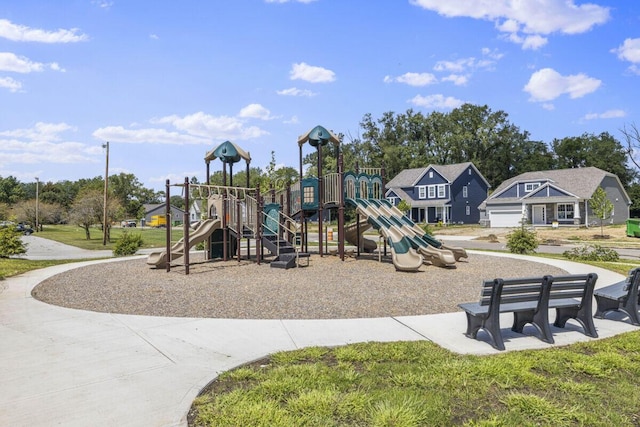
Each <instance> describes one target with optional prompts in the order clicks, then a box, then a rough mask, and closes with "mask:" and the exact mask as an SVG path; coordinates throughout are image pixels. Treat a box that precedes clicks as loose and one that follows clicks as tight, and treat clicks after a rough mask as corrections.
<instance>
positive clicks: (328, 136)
mask: <svg viewBox="0 0 640 427" xmlns="http://www.w3.org/2000/svg"><path fill="white" fill-rule="evenodd" d="M307 141H309V144H310V145H312V146H314V147H317V146H319V145H321V146H324V145H327V143H328V142H329V141H331V142H333V143H334V144H335V145H337V144H339V143H340V140H339V139H338V137H337V136H336V135H334V134H333V133H332V132H331V131H328V130H326V129H325V128H323V127H322V126H316V127H314V128H313V129H311V130H310V131H309V132H307V133H305V134H304V135H300V137H299V138H298V145H300V146H302V144H304V143H305V142H307Z"/></svg>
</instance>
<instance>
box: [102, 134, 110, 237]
mask: <svg viewBox="0 0 640 427" xmlns="http://www.w3.org/2000/svg"><path fill="white" fill-rule="evenodd" d="M102 148H106V149H107V158H106V162H105V170H104V200H103V204H104V206H103V210H102V245H103V246H106V245H107V232H108V229H109V226H108V225H107V189H108V188H109V141H107V143H106V144H104V145H103V146H102Z"/></svg>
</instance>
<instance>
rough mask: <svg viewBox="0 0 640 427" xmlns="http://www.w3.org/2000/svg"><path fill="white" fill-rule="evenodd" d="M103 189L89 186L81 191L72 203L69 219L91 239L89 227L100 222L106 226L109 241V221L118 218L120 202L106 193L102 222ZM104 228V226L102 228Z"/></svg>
mask: <svg viewBox="0 0 640 427" xmlns="http://www.w3.org/2000/svg"><path fill="white" fill-rule="evenodd" d="M103 191H104V190H96V189H93V188H89V189H86V190H83V191H81V192H80V193H79V194H78V197H77V198H76V200H75V201H74V203H73V206H72V209H71V213H70V215H69V220H70V222H72V223H73V224H76V225H78V226H80V227H82V228H83V229H84V231H85V237H86V238H87V240H90V239H91V232H90V227H91V226H92V225H93V224H101V225H102V227H107V240H109V241H111V236H110V230H111V226H110V225H111V223H112V222H114V221H115V220H116V219H117V218H118V212H119V211H120V212H121V210H122V205H121V204H120V202H119V201H118V200H117V199H116V198H115V197H113V195H108V196H109V197H107V223H106V224H104V209H103V207H104V192H103ZM103 229H104V228H103Z"/></svg>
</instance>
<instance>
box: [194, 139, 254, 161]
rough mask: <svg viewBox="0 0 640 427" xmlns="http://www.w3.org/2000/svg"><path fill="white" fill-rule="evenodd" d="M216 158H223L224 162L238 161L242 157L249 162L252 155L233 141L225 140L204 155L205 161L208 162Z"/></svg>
mask: <svg viewBox="0 0 640 427" xmlns="http://www.w3.org/2000/svg"><path fill="white" fill-rule="evenodd" d="M216 158H218V159H220V160H222V162H223V163H237V162H239V161H240V159H244V160H245V161H246V162H247V163H250V162H251V156H250V155H249V153H247V152H246V151H244V150H243V149H242V148H240V147H238V146H237V145H236V144H234V143H233V142H231V141H225V142H223V143H222V144H220V145H219V146H218V147H216V148H214V149H213V150H211V151H209V152H208V153H207V154H206V155H205V156H204V161H205V162H207V163H208V162H210V161H211V160H215V159H216Z"/></svg>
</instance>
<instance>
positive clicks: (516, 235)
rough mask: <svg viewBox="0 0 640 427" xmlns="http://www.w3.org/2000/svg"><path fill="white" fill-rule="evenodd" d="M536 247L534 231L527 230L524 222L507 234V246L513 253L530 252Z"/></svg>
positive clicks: (536, 241)
mask: <svg viewBox="0 0 640 427" xmlns="http://www.w3.org/2000/svg"><path fill="white" fill-rule="evenodd" d="M537 247H538V238H537V236H536V232H535V231H532V230H527V228H526V227H525V224H524V222H523V223H521V225H520V228H516V229H514V230H513V231H511V232H510V233H509V234H507V248H508V249H509V252H511V253H514V254H530V253H533V252H535V250H536V248H537Z"/></svg>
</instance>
